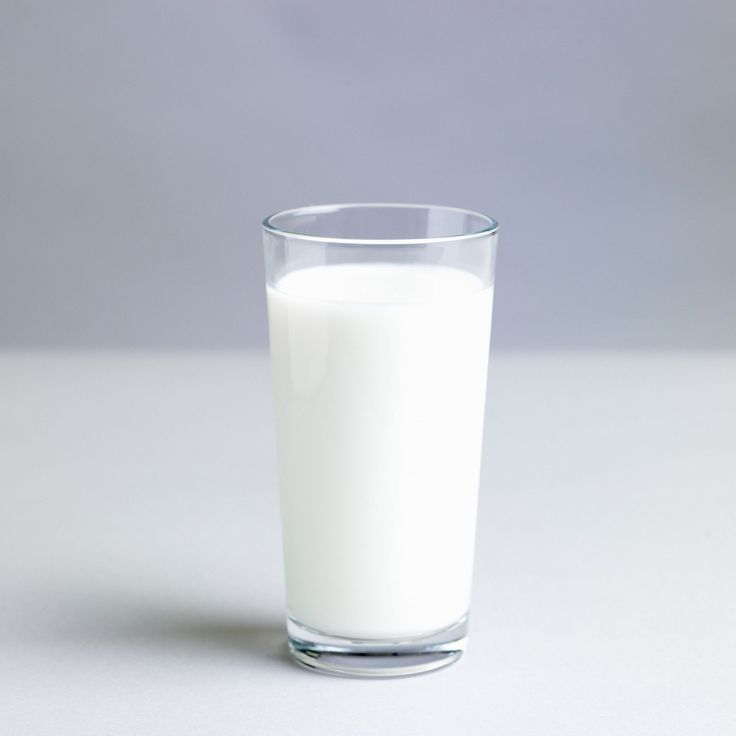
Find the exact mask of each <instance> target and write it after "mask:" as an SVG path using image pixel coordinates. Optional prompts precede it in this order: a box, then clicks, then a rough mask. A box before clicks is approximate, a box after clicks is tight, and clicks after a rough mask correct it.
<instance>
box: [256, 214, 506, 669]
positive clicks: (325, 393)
mask: <svg viewBox="0 0 736 736" xmlns="http://www.w3.org/2000/svg"><path fill="white" fill-rule="evenodd" d="M497 232H498V225H497V223H496V222H495V221H494V220H492V219H491V218H489V217H486V216H485V215H482V214H478V213H476V212H470V211H467V210H462V209H457V208H453V207H437V206H425V205H403V204H402V205H397V204H344V205H327V206H316V207H304V208H301V209H294V210H287V211H284V212H279V213H277V214H274V215H271V216H270V217H267V218H266V219H265V220H264V222H263V239H264V248H265V261H266V275H267V299H268V315H269V334H270V344H271V362H272V373H273V387H274V397H275V414H276V440H277V454H278V471H279V486H280V498H281V515H282V531H283V545H284V563H285V577H286V593H287V607H288V617H287V631H288V638H289V647H290V651H291V652H292V654H293V656H294V657H295V658H296V660H297V661H298V662H299V663H301V664H303V665H305V666H307V667H310V668H313V669H316V670H321V671H324V672H328V673H331V674H342V675H353V676H363V677H387V676H400V675H407V674H414V673H418V672H424V671H427V670H431V669H436V668H439V667H442V666H444V665H447V664H449V663H451V662H453V661H455V660H456V659H458V658H459V657H460V656H461V654H462V652H463V651H464V649H465V645H466V639H467V631H468V610H469V606H470V594H471V581H472V569H473V549H474V536H475V518H476V506H477V495H478V482H479V474H480V461H481V446H482V434H483V418H484V408H485V393H486V374H487V363H488V346H489V340H490V331H491V307H492V295H493V275H494V263H495V253H496V243H497Z"/></svg>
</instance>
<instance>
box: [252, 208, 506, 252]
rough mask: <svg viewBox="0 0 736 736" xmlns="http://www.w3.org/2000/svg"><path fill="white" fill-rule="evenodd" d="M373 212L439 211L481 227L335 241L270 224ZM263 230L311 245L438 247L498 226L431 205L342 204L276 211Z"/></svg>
mask: <svg viewBox="0 0 736 736" xmlns="http://www.w3.org/2000/svg"><path fill="white" fill-rule="evenodd" d="M370 207H374V208H395V209H405V210H442V211H445V212H460V213H462V214H464V215H468V216H471V217H477V218H478V219H480V220H481V221H482V222H483V223H484V225H483V227H481V228H480V229H473V230H471V231H469V232H464V233H458V234H457V235H441V236H438V237H426V238H402V237H395V238H339V237H335V236H334V235H330V236H321V235H310V234H307V233H300V232H298V230H288V229H286V228H283V227H278V226H277V225H275V224H274V220H276V218H278V217H284V216H290V217H299V216H303V215H326V214H332V213H335V212H339V211H340V210H349V209H361V208H364V209H367V208H370ZM261 226H262V227H263V229H264V230H265V231H266V232H268V233H271V234H272V235H277V236H279V237H282V238H289V239H291V240H304V241H308V242H313V243H331V244H337V245H439V244H442V243H455V242H464V241H466V240H475V239H476V238H487V237H489V236H491V235H495V234H496V233H497V232H498V222H496V220H494V219H493V218H492V217H489V216H488V215H484V214H483V213H482V212H476V211H474V210H467V209H464V208H463V207H450V206H448V205H434V204H405V203H394V202H355V203H344V204H318V205H307V206H305V207H294V208H292V209H287V210H279V211H278V212H274V213H273V214H270V215H268V217H265V218H264V219H263V221H262V223H261Z"/></svg>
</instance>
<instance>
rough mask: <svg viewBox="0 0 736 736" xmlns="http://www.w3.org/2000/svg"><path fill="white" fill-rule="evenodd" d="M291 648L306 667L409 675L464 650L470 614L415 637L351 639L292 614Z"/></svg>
mask: <svg viewBox="0 0 736 736" xmlns="http://www.w3.org/2000/svg"><path fill="white" fill-rule="evenodd" d="M286 628H287V631H288V635H289V651H290V652H291V655H292V657H294V659H295V660H296V661H297V662H298V663H299V664H300V665H302V666H303V667H306V668H308V669H310V670H317V671H319V672H323V673H325V674H328V675H337V676H342V677H406V676H408V675H418V674H421V673H422V672H430V671H431V670H436V669H439V668H440V667H446V666H447V665H449V664H452V663H453V662H456V661H457V660H458V659H460V657H461V656H462V653H463V652H464V651H465V645H466V643H467V639H468V617H467V616H463V617H462V618H461V619H460V620H459V621H457V622H456V623H454V624H452V626H448V627H447V628H444V629H441V630H440V631H435V632H432V633H431V634H426V635H425V636H421V637H417V638H414V639H395V640H381V639H348V638H344V637H341V636H329V635H327V634H323V633H322V632H319V631H315V630H314V629H310V628H309V627H307V626H304V625H303V624H301V623H299V622H298V621H296V620H295V619H293V618H291V617H289V618H288V619H287V623H286Z"/></svg>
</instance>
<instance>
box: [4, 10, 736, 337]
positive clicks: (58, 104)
mask: <svg viewBox="0 0 736 736" xmlns="http://www.w3.org/2000/svg"><path fill="white" fill-rule="evenodd" d="M735 34H736V5H734V4H733V3H729V2H726V1H725V0H724V1H723V2H701V3H694V2H683V1H682V0H676V1H675V2H670V1H667V2H665V1H664V0H656V1H652V0H649V1H647V2H640V1H638V0H637V1H634V0H624V2H615V3H614V2H609V3H589V2H583V1H582V0H581V1H575V2H562V3H560V2H542V1H541V0H535V1H534V2H527V3H511V2H467V1H460V2H458V1H457V0H453V1H452V2H446V1H443V2H432V3H419V2H398V3H397V2H393V1H389V0H380V1H378V2H376V1H373V2H370V3H367V2H365V3H355V2H339V1H338V0H328V1H326V2H325V1H323V2H319V3H303V2H283V1H282V2H267V1H266V0H255V1H253V0H250V1H249V2H240V3H236V2H216V3H213V2H205V1H204V0H203V1H201V2H194V1H193V0H186V1H184V2H173V0H170V1H166V2H151V1H150V0H146V2H119V3H99V2H92V0H81V1H77V2H64V3H53V2H22V3H21V2H8V1H7V0H5V2H3V3H2V5H0V54H1V55H2V65H1V66H0V105H1V109H0V126H1V127H0V133H1V135H0V156H1V158H0V163H1V166H0V208H1V212H0V215H1V216H0V238H1V240H0V243H1V250H0V258H1V262H0V344H2V345H5V346H11V347H12V346H15V347H24V346H26V347H35V346H38V347H42V346H104V347H146V346H153V347H217V346H223V347H232V346H244V345H247V346H261V345H265V339H266V334H265V309H264V299H263V293H262V285H261V284H262V279H263V275H262V262H261V252H260V234H259V221H260V219H261V217H262V216H263V215H264V214H266V213H269V212H271V211H273V210H276V209H281V208H285V207H292V206H297V205H302V204H307V203H320V202H333V201H351V200H368V201H370V200H384V201H387V200H388V201H390V200H395V201H412V202H433V203H445V204H452V205H460V206H467V207H470V208H474V209H479V210H482V211H486V212H488V213H489V214H491V215H493V216H495V217H496V218H497V219H498V220H500V222H501V226H502V240H501V246H502V251H501V255H500V258H499V277H498V285H497V297H496V298H497V302H496V305H497V312H496V320H495V338H494V339H495V341H496V345H497V346H499V347H522V348H523V347H549V346H555V347H614V348H626V347H642V346H648V347H657V348H681V347H707V348H711V347H713V348H714V347H733V346H735V345H736V296H735V294H734V291H735V290H734V286H735V285H736V253H735V252H734V248H733V244H734V235H735V234H736V224H734V218H733V215H732V211H731V210H732V208H733V205H734V202H735V201H736V85H734V84H733V79H732V76H733V71H734V68H736V44H735V43H734V37H735Z"/></svg>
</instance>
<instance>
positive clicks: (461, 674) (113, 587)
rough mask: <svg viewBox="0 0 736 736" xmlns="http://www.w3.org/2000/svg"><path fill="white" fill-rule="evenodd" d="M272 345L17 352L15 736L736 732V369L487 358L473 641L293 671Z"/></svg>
mask: <svg viewBox="0 0 736 736" xmlns="http://www.w3.org/2000/svg"><path fill="white" fill-rule="evenodd" d="M269 391H270V387H269V380H268V368H267V362H266V358H265V356H264V355H262V354H245V353H241V354H238V353H190V354H178V353H171V354H151V353H141V354H114V353H97V354H95V353H76V354H59V353H57V354H53V353H35V354H31V353H16V354H12V353H6V354H4V355H3V356H2V357H0V502H1V506H0V734H2V736H16V735H18V736H21V735H22V736H35V735H36V734H53V736H66V735H67V734H68V735H69V736H86V735H87V734H89V735H90V736H92V735H93V736H116V735H118V734H120V735H121V736H122V735H125V736H135V735H137V734H141V735H144V736H157V735H158V734H161V735H164V734H166V735H167V736H169V735H171V734H176V735H177V736H181V735H187V734H192V735H194V734H196V735H197V736H203V735H205V734H206V735H207V736H219V735H220V734H233V735H234V734H239V735H240V734H248V735H249V734H279V735H281V736H282V735H283V734H289V733H304V734H333V733H334V734H357V735H361V734H422V736H426V735H428V734H440V733H442V734H453V735H455V734H509V735H517V734H518V735H520V736H521V735H526V734H529V735H531V734H535V735H537V734H544V736H553V735H555V734H565V735H569V734H581V735H583V734H584V735H585V736H593V735H595V736H602V735H605V734H625V735H626V736H635V735H637V734H642V735H644V734H646V736H654V735H656V734H663V735H665V734H666V735H667V736H677V735H679V734H683V735H685V734H687V735H688V736H693V735H694V734H697V735H698V736H701V735H704V734H714V735H716V734H718V735H719V736H720V735H721V734H724V735H725V734H730V733H734V732H736V471H735V468H736V460H735V455H736V453H735V452H734V450H735V445H736V355H734V354H730V355H728V354H715V353H712V354H692V355H685V354H659V355H654V354H645V353H641V354H628V355H623V356H622V355H616V354H605V353H599V354H586V353H568V354H561V355H554V354H545V353H528V354H519V355H508V354H503V353H497V354H494V355H493V356H492V359H491V381H490V388H489V393H490V397H489V398H490V403H489V415H488V431H487V442H486V453H485V469H484V474H483V480H482V489H481V505H480V511H479V539H478V552H477V562H476V582H475V596H474V602H473V612H472V623H471V629H472V631H471V640H470V647H469V650H468V652H467V654H466V655H465V657H464V658H463V659H462V660H461V661H460V662H459V663H458V664H456V665H454V666H452V667H450V668H448V669H446V670H442V671H439V672H435V673H432V674H428V675H424V676H420V677H414V678H407V679H400V680H391V681H379V682H376V681H361V680H347V679H338V678H330V677H327V676H323V675H317V674H313V673H310V672H307V671H305V670H302V669H299V668H298V667H296V666H295V665H293V664H291V663H290V661H289V660H288V659H287V656H286V650H285V643H284V628H283V622H282V619H283V609H284V603H283V592H282V582H281V569H280V565H281V558H280V540H279V528H278V505H277V497H276V478H275V462H274V447H273V445H274V443H273V428H272V419H271V405H270V394H269Z"/></svg>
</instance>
